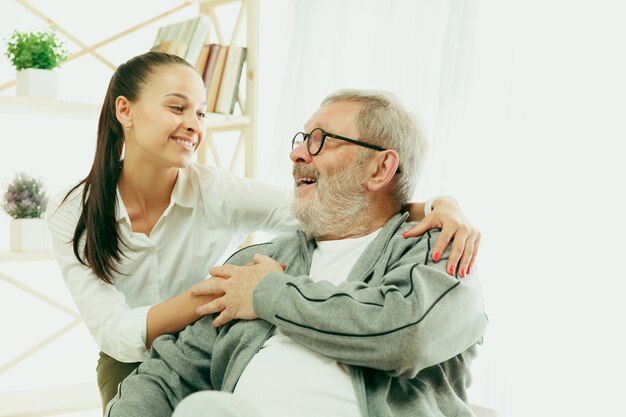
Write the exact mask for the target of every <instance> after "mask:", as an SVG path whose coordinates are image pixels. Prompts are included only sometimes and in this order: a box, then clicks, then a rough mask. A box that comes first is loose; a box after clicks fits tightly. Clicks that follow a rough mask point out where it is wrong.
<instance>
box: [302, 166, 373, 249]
mask: <svg viewBox="0 0 626 417" xmlns="http://www.w3.org/2000/svg"><path fill="white" fill-rule="evenodd" d="M366 163H367V160H366V159H365V158H358V160H357V161H356V163H355V164H354V165H351V166H349V167H345V166H341V165H339V166H335V167H334V169H333V170H331V171H329V172H328V173H327V174H325V175H324V176H322V177H321V178H320V176H319V172H318V171H317V170H316V169H314V168H311V167H307V166H295V167H294V169H293V172H294V174H296V173H301V174H307V175H311V176H315V177H316V178H317V183H316V185H315V190H310V191H308V193H309V196H307V197H304V196H300V195H299V191H300V190H298V188H296V190H295V196H296V198H295V200H294V202H293V205H292V207H291V211H292V213H293V215H294V216H295V217H296V218H297V219H298V220H299V221H300V227H301V228H302V230H304V231H305V232H309V233H311V234H312V235H313V236H314V237H316V238H318V237H319V238H322V237H326V238H329V237H330V238H341V237H343V236H346V235H352V234H354V233H355V231H357V230H358V229H360V227H358V226H356V225H358V224H359V223H360V222H359V216H360V215H361V214H362V212H363V210H364V209H365V208H366V206H367V204H368V203H369V201H368V197H367V194H366V193H365V184H366V183H367V179H366V178H365V176H364V168H365V165H366Z"/></svg>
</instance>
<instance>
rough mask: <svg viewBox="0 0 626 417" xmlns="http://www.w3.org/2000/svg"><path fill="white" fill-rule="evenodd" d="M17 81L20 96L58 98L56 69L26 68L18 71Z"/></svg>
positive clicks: (17, 92)
mask: <svg viewBox="0 0 626 417" xmlns="http://www.w3.org/2000/svg"><path fill="white" fill-rule="evenodd" d="M15 83H16V85H15V94H16V95H17V96H18V97H38V98H49V99H53V100H55V99H56V98H57V73H56V72H55V71H54V70H45V69H38V68H26V69H23V70H20V71H18V72H17V76H16V79H15Z"/></svg>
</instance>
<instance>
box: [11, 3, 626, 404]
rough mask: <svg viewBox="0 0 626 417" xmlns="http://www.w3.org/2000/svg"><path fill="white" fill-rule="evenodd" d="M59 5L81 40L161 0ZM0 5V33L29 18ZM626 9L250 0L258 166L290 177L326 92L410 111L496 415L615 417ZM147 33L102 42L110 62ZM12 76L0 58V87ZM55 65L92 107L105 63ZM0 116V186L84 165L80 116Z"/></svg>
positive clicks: (426, 189)
mask: <svg viewBox="0 0 626 417" xmlns="http://www.w3.org/2000/svg"><path fill="white" fill-rule="evenodd" d="M33 3H36V4H44V3H46V2H43V1H39V2H35V1H33ZM72 3H73V2H70V1H60V0H59V1H56V2H54V3H52V2H48V4H49V6H48V8H50V9H51V11H52V12H54V13H55V15H56V16H58V17H59V21H61V18H62V16H65V18H67V19H70V20H71V21H72V22H74V23H72V24H69V23H68V25H70V26H74V25H76V27H79V26H80V25H81V24H82V25H83V26H85V27H84V28H83V30H85V32H86V33H87V32H89V31H90V30H93V31H95V32H94V33H93V34H91V35H90V36H91V37H92V38H93V39H94V40H99V39H101V38H103V37H105V36H108V35H110V34H112V33H113V32H115V31H117V30H119V29H120V28H123V27H125V26H129V25H130V24H131V23H130V22H133V19H135V21H137V20H140V18H139V17H138V16H140V15H141V13H145V8H147V7H155V8H157V9H158V8H162V9H164V8H167V7H168V6H167V5H166V4H165V3H167V2H163V1H157V2H147V1H141V2H132V6H131V5H129V3H128V2H121V1H118V0H116V1H109V2H107V5H108V6H107V7H106V9H102V10H97V13H98V17H99V18H98V19H97V20H94V19H91V20H90V19H88V18H86V17H85V15H84V14H82V15H80V14H79V15H73V14H72V12H71V10H72V9H74V10H75V9H76V7H77V6H76V3H74V4H73V5H72ZM89 3H92V2H89ZM98 3H101V2H93V5H92V6H93V7H96V6H95V5H96V4H98ZM139 3H141V4H142V5H139ZM150 5H152V6H150ZM1 7H2V12H1V13H0V21H1V23H2V24H1V25H0V27H1V28H2V32H3V33H1V34H0V36H2V37H5V36H7V35H8V34H9V33H10V29H11V28H13V27H19V28H20V29H23V28H28V25H31V26H37V25H41V24H40V23H39V22H36V21H34V20H33V19H30V18H28V16H27V14H26V13H24V12H23V11H21V10H20V9H19V7H17V6H15V5H11V6H9V3H8V2H5V3H3V4H2V6H1ZM142 7H143V9H142ZM68 10H69V11H68ZM122 11H124V12H123V13H122ZM185 13H187V12H185ZM154 14H157V10H155V12H154V13H150V14H149V15H150V16H151V15H154ZM190 14H192V12H190ZM145 17H146V16H143V17H142V18H145ZM185 17H186V15H185V14H184V13H181V14H178V15H176V16H173V17H172V19H171V20H176V19H182V18H185ZM625 17H626V6H624V5H623V4H622V2H621V1H618V0H615V1H611V0H594V1H592V0H579V1H575V0H573V1H565V0H544V1H538V0H531V1H521V0H518V1H514V0H499V1H498V0H471V1H461V0H449V1H440V0H418V1H411V0H384V1H383V0H361V1H357V0H333V1H331V0H317V1H315V2H314V1H311V0H262V2H261V39H260V42H261V51H260V60H261V62H260V64H261V67H260V72H259V76H260V94H259V96H260V100H261V101H260V125H259V138H260V139H259V146H258V149H259V155H258V159H259V161H258V166H259V169H258V175H259V176H260V177H261V178H265V179H267V180H268V181H271V182H276V183H280V184H284V185H286V186H290V183H291V180H290V177H289V169H290V165H289V160H288V158H287V154H288V151H289V146H290V145H289V141H290V139H291V137H292V135H293V132H295V131H296V130H299V129H300V128H301V126H302V125H303V124H304V122H305V121H306V119H307V118H308V116H309V115H310V114H311V113H312V112H313V111H314V110H315V108H316V107H317V105H318V103H319V101H320V100H321V99H322V98H323V97H324V96H325V95H326V94H328V93H329V92H331V91H333V90H334V89H337V88H343V87H358V88H385V89H389V90H392V91H394V92H395V93H396V94H397V95H398V96H399V97H400V98H401V99H402V100H403V101H404V102H405V104H406V105H407V106H409V107H410V108H411V109H412V110H413V111H414V112H415V113H417V115H418V116H419V117H420V119H421V120H422V121H423V123H424V125H425V127H426V128H427V131H428V132H429V137H430V141H431V151H432V152H431V156H430V161H429V165H428V171H427V174H426V175H425V176H424V178H423V181H422V184H421V185H420V187H419V189H418V193H417V195H416V198H417V199H425V198H426V197H428V196H432V195H436V194H449V195H452V196H454V197H455V198H457V200H458V201H459V202H460V203H461V205H462V207H463V209H464V210H465V212H466V214H467V215H468V217H469V218H470V219H471V220H472V221H473V222H474V223H475V225H476V226H478V227H479V229H480V230H481V231H482V233H483V244H482V246H481V253H480V258H479V262H480V264H479V266H478V267H477V270H478V271H479V272H480V274H481V277H482V279H483V281H484V286H485V296H486V306H487V311H488V314H489V316H490V319H491V323H490V327H489V329H488V333H487V337H486V339H485V345H484V348H483V349H482V355H481V358H480V359H479V362H478V363H477V364H476V367H475V370H476V373H475V388H474V391H473V395H474V397H473V398H474V399H475V400H476V402H479V403H483V404H486V405H491V406H493V407H496V408H498V409H499V410H500V411H501V413H502V414H503V415H505V416H529V415H532V416H553V415H569V416H583V415H602V416H613V415H620V413H622V409H621V407H618V406H619V399H620V395H621V391H622V389H623V388H624V387H625V386H624V383H623V381H622V375H623V374H624V372H625V371H626V369H625V367H624V365H623V363H622V362H621V361H620V357H621V354H622V352H624V349H625V348H626V346H625V344H624V341H623V338H622V337H621V335H622V333H623V325H622V324H621V319H622V318H623V317H624V316H625V314H624V313H625V312H626V311H625V309H624V307H622V305H623V304H624V303H623V302H622V300H621V298H622V294H623V290H624V288H625V285H624V283H623V282H624V279H626V276H625V275H626V274H625V273H624V272H623V261H622V259H623V255H622V254H623V252H624V249H626V248H625V245H624V243H623V242H624V234H625V232H626V227H625V221H624V215H623V213H624V212H625V211H626V210H625V209H626V207H625V205H624V202H623V197H622V195H623V191H622V186H621V185H622V183H623V182H624V179H626V175H625V174H626V172H625V169H624V163H623V162H622V158H623V155H624V151H623V149H624V146H623V144H622V143H623V142H624V140H625V139H626V129H625V127H624V123H623V119H624V116H623V115H624V114H625V113H626V112H625V110H626V108H625V107H626V105H625V99H624V97H626V83H625V82H624V74H626V57H625V56H624V47H623V40H624V39H626V26H624V25H623V21H624V18H625ZM15 22H20V24H19V26H18V25H17V24H16V23H15ZM81 22H82V23H81ZM84 22H89V23H90V24H89V25H87V24H85V23H84ZM5 29H6V31H5ZM4 32H6V35H5V33H4ZM153 36H154V34H153V33H152V32H146V33H145V34H144V35H140V34H138V35H137V36H135V42H127V43H125V44H123V45H119V44H118V45H117V46H116V47H113V46H112V47H110V48H108V50H107V51H106V52H107V54H109V56H111V59H113V60H114V62H121V60H123V59H125V58H127V57H130V56H132V55H134V54H136V53H139V52H141V51H143V50H145V49H146V46H145V45H146V44H150V43H151V41H152V39H153ZM88 61H89V60H88ZM10 72H11V70H10V68H8V67H7V64H6V61H0V76H2V77H3V80H0V82H4V80H6V79H8V78H9V77H10ZM60 75H61V77H62V80H64V81H63V82H64V85H65V87H61V90H62V91H63V92H64V93H63V95H64V97H63V98H65V99H72V100H78V101H93V102H98V101H100V100H101V97H102V93H103V92H104V86H105V85H106V82H107V81H108V78H109V77H110V72H107V71H106V70H103V69H102V67H101V65H100V64H97V63H94V62H91V63H89V62H86V63H81V64H79V63H78V62H77V63H75V64H73V65H72V66H70V65H68V68H65V69H63V70H62V71H61V74H60ZM7 93H11V92H7ZM0 123H1V125H2V127H3V129H2V130H3V135H2V137H0V144H1V145H2V148H1V149H2V151H0V182H5V181H6V180H8V179H9V177H10V176H12V173H13V172H14V171H15V170H16V169H17V168H18V167H19V168H20V169H21V168H22V167H24V170H27V171H31V172H34V173H38V174H39V175H44V176H45V177H46V178H47V179H49V181H50V188H52V189H56V188H60V187H61V186H62V185H64V184H66V183H67V182H68V181H73V180H74V179H76V178H79V177H81V176H84V174H85V173H86V167H87V166H88V165H89V163H90V160H91V158H92V151H93V141H94V139H95V138H94V136H93V131H94V130H95V127H94V126H95V125H93V124H90V123H89V122H88V121H78V122H76V121H72V120H65V121H63V120H61V121H52V120H47V119H46V118H45V117H43V116H41V115H31V116H30V117H29V116H22V118H16V117H15V116H13V115H8V114H0ZM53 123H59V124H60V125H56V126H55V127H54V128H53V127H52V124H53ZM51 131H60V132H62V133H61V134H56V135H50V134H49V132H51ZM33 137H35V139H33ZM1 219H2V218H0V220H1ZM4 224H6V223H4ZM4 224H3V222H0V247H1V246H2V245H3V240H2V239H4V236H6V234H5V233H4V232H3V230H2V227H4ZM4 244H6V243H4Z"/></svg>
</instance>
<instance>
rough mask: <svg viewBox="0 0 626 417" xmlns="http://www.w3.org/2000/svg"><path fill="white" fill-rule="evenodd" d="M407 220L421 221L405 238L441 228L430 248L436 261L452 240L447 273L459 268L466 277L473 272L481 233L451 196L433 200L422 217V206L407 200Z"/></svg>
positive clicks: (460, 272)
mask: <svg viewBox="0 0 626 417" xmlns="http://www.w3.org/2000/svg"><path fill="white" fill-rule="evenodd" d="M408 210H409V219H410V220H420V219H421V220H420V222H419V223H418V224H417V225H416V226H415V227H414V228H413V229H411V230H409V231H408V232H405V233H404V237H414V236H419V235H422V234H424V233H426V232H427V231H428V230H431V229H441V234H440V235H439V238H438V239H437V242H436V243H435V247H434V249H433V251H432V259H433V261H434V262H438V261H439V259H440V258H441V254H442V253H443V251H444V250H445V249H446V248H447V247H448V245H449V244H450V241H451V240H453V239H454V240H453V242H452V249H451V251H450V256H449V257H448V264H447V265H446V270H447V271H448V273H449V274H450V275H454V274H455V272H457V271H458V273H459V276H460V277H461V278H465V276H466V275H467V274H469V273H470V272H471V271H472V266H473V265H474V261H475V260H476V254H477V253H478V246H479V244H480V232H479V231H478V230H476V229H474V228H473V227H472V225H471V224H470V223H469V222H468V221H467V219H466V218H465V216H464V215H463V212H462V211H461V208H460V207H459V205H458V204H457V202H456V201H455V200H453V199H451V198H446V197H440V198H437V199H436V200H435V201H434V202H433V210H432V212H431V213H430V214H429V215H428V216H426V217H424V205H423V204H416V203H409V205H408Z"/></svg>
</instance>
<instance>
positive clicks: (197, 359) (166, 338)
mask: <svg viewBox="0 0 626 417" xmlns="http://www.w3.org/2000/svg"><path fill="white" fill-rule="evenodd" d="M212 319H213V317H212V316H207V317H204V318H202V319H200V320H198V321H196V322H195V323H194V324H193V325H190V326H187V328H186V329H185V330H183V331H182V332H180V333H179V334H178V336H176V335H171V334H165V335H162V336H159V337H158V338H156V339H155V341H154V343H153V345H152V351H151V357H150V359H148V360H147V361H145V362H144V363H142V364H141V365H140V366H139V368H137V370H135V372H134V373H132V374H130V376H128V377H127V378H126V379H125V380H124V381H123V382H122V383H121V385H120V387H119V388H118V392H117V395H116V396H115V397H114V398H113V399H112V400H111V401H110V402H109V404H108V406H107V409H106V411H105V413H104V415H105V416H106V417H117V416H120V417H122V416H123V417H170V416H171V415H172V412H173V410H174V408H176V406H177V405H178V403H180V402H181V401H182V400H183V399H184V398H185V397H187V396H188V395H190V394H192V393H194V392H196V391H200V390H212V389H214V386H213V384H212V383H211V380H210V373H211V369H210V364H211V358H212V356H213V346H214V344H215V340H216V338H217V330H216V329H215V328H214V327H213V326H212V325H211V321H212Z"/></svg>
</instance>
